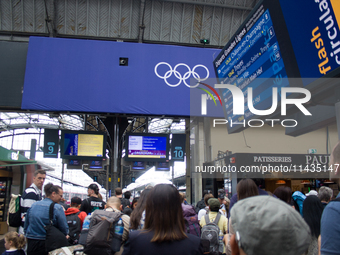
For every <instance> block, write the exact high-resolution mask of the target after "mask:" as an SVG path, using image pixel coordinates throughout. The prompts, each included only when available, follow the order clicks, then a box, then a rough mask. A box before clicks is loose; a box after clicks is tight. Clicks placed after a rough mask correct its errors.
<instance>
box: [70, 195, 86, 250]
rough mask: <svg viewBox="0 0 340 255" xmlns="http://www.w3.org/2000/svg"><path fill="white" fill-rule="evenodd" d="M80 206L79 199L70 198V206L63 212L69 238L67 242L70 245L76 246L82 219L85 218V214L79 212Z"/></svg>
mask: <svg viewBox="0 0 340 255" xmlns="http://www.w3.org/2000/svg"><path fill="white" fill-rule="evenodd" d="M80 206H81V198H80V197H72V198H71V206H70V207H69V208H68V209H67V210H66V211H65V215H66V220H67V225H68V228H69V236H70V237H69V239H68V241H69V243H70V244H71V245H76V244H78V241H79V234H80V232H81V228H82V226H83V222H84V219H85V217H86V216H87V214H86V212H83V211H80V210H79V208H80Z"/></svg>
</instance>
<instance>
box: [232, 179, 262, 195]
mask: <svg viewBox="0 0 340 255" xmlns="http://www.w3.org/2000/svg"><path fill="white" fill-rule="evenodd" d="M236 190H237V200H241V199H244V198H247V197H252V196H257V195H258V194H259V190H258V189H257V186H256V184H255V182H254V181H253V180H252V179H243V180H241V181H240V182H239V183H238V184H237V186H236Z"/></svg>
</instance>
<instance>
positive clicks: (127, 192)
mask: <svg viewBox="0 0 340 255" xmlns="http://www.w3.org/2000/svg"><path fill="white" fill-rule="evenodd" d="M124 197H125V198H126V199H130V197H131V192H130V191H126V192H125V193H124Z"/></svg>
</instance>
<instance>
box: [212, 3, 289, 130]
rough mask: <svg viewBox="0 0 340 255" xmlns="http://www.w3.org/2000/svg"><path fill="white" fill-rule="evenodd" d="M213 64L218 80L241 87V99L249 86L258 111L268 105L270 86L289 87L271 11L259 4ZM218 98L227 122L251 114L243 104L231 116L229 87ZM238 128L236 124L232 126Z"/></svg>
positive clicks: (248, 116) (270, 102)
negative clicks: (221, 102)
mask: <svg viewBox="0 0 340 255" xmlns="http://www.w3.org/2000/svg"><path fill="white" fill-rule="evenodd" d="M214 65H215V68H216V73H217V77H218V80H219V82H220V83H224V84H233V85H235V86H237V87H238V88H240V89H241V90H242V92H243V94H244V95H245V99H246V98H247V88H248V87H252V88H253V105H254V107H255V108H256V109H258V110H265V109H267V108H269V107H270V106H271V105H272V88H273V86H275V87H277V88H278V91H279V92H280V88H282V87H286V86H289V83H288V80H287V79H284V78H286V77H287V73H286V69H285V65H284V62H283V59H282V54H281V52H280V46H279V43H278V41H277V37H276V33H275V29H274V26H273V22H272V19H271V14H270V12H269V10H268V9H265V8H264V6H263V5H261V6H260V7H259V8H258V9H257V11H256V12H255V13H254V14H253V15H252V16H251V17H250V19H249V20H248V21H247V23H246V25H245V26H244V27H243V28H242V30H241V31H240V32H239V33H237V34H236V36H235V37H234V40H233V41H231V42H229V43H228V45H227V46H226V47H225V48H224V49H223V50H222V54H220V55H219V56H218V58H217V59H216V60H215V62H214ZM222 97H223V101H224V102H225V112H226V115H227V116H228V120H229V121H233V122H234V123H235V122H240V121H243V120H248V119H250V118H251V117H253V114H252V113H251V112H250V111H249V109H247V107H245V114H244V115H233V100H232V94H231V92H230V90H228V89H225V90H224V91H222ZM246 101H247V100H245V102H246ZM238 128H239V126H235V127H234V129H238ZM230 129H232V128H230ZM230 129H229V130H230Z"/></svg>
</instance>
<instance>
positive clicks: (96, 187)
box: [88, 183, 99, 195]
mask: <svg viewBox="0 0 340 255" xmlns="http://www.w3.org/2000/svg"><path fill="white" fill-rule="evenodd" d="M88 189H92V190H93V191H94V193H95V194H96V195H98V194H99V188H98V185H97V184H95V183H92V184H90V186H89V187H88Z"/></svg>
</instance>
